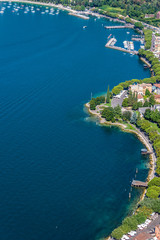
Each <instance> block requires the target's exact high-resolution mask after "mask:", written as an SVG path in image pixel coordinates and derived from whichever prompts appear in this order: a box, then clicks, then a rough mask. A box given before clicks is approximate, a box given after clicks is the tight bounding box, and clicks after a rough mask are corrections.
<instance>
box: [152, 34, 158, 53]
mask: <svg viewBox="0 0 160 240" xmlns="http://www.w3.org/2000/svg"><path fill="white" fill-rule="evenodd" d="M151 51H152V52H153V53H154V54H156V55H159V54H160V36H158V35H156V34H155V33H153V34H152V45H151Z"/></svg>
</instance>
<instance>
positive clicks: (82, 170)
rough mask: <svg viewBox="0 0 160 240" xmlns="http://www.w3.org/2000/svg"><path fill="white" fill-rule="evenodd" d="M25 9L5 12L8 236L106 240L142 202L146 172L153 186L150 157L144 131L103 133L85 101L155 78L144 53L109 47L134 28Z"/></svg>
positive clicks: (1, 68)
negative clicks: (134, 186)
mask: <svg viewBox="0 0 160 240" xmlns="http://www.w3.org/2000/svg"><path fill="white" fill-rule="evenodd" d="M23 12H24V10H19V12H18V13H19V15H17V13H13V12H12V11H11V9H9V8H8V9H6V10H5V13H4V14H3V15H0V31H1V38H0V73H1V77H0V136H1V138H0V156H1V157H0V183H1V184H0V193H1V200H0V236H1V239H3V240H22V239H23V240H28V239H30V240H39V239H43V240H51V239H52V240H53V239H54V240H62V239H63V238H66V239H68V240H75V239H76V240H93V239H99V238H100V237H102V236H107V235H108V234H109V233H110V232H111V231H112V230H113V229H114V227H116V226H117V225H118V224H119V223H120V221H121V220H122V219H123V218H124V216H125V215H126V214H128V213H129V212H130V210H131V208H132V207H133V206H134V205H135V203H136V201H137V198H138V197H139V196H140V192H139V191H137V190H136V191H135V190H134V191H133V193H132V198H131V201H129V200H128V195H129V192H130V184H131V181H132V179H133V178H134V176H135V171H136V167H138V168H139V172H138V176H137V178H138V179H139V180H145V178H146V176H147V173H148V170H147V169H146V165H145V162H146V161H147V160H146V159H143V158H142V157H141V155H140V149H141V148H142V144H141V143H140V142H139V140H138V139H137V138H136V137H135V136H134V135H131V134H128V133H123V132H121V131H120V130H119V129H118V128H110V127H105V128H104V127H100V126H99V125H98V124H97V123H96V122H95V121H94V120H93V119H92V118H90V117H89V116H88V114H87V113H86V112H85V111H84V109H83V104H84V103H85V102H87V101H88V100H89V98H90V95H91V92H92V93H93V94H97V93H100V92H104V91H105V89H107V86H108V84H109V85H110V88H112V87H113V86H114V85H116V84H117V83H119V82H121V81H124V80H128V79H132V78H143V77H148V76H149V72H148V71H146V70H144V69H143V64H141V63H140V61H139V60H138V57H137V56H130V55H128V54H126V55H125V54H123V53H121V52H117V51H114V50H110V49H106V48H105V47H104V45H105V43H106V41H107V37H108V35H109V34H110V33H113V34H114V35H115V36H116V37H117V39H118V42H117V45H118V44H122V42H123V41H124V40H126V39H127V38H130V37H131V33H133V31H130V34H129V35H128V34H127V33H126V32H127V30H118V31H113V32H112V31H107V30H105V29H104V28H103V26H102V24H103V25H106V24H112V23H110V22H107V21H105V20H102V19H99V20H97V21H94V19H93V18H91V19H90V20H89V21H85V20H82V19H78V18H75V17H72V16H68V14H67V13H66V12H62V11H60V14H59V15H54V16H52V15H48V14H44V15H42V14H40V12H37V11H36V13H35V14H32V13H28V14H24V13H23ZM84 25H87V26H88V28H87V29H85V30H83V26H84ZM137 47H138V46H137Z"/></svg>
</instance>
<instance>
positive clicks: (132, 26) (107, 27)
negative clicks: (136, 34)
mask: <svg viewBox="0 0 160 240" xmlns="http://www.w3.org/2000/svg"><path fill="white" fill-rule="evenodd" d="M104 28H106V29H122V28H132V29H133V28H134V25H131V24H125V25H122V26H104Z"/></svg>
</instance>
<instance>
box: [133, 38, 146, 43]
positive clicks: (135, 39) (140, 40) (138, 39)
mask: <svg viewBox="0 0 160 240" xmlns="http://www.w3.org/2000/svg"><path fill="white" fill-rule="evenodd" d="M131 40H132V41H137V42H141V43H144V38H141V37H139V38H138V37H132V39H131Z"/></svg>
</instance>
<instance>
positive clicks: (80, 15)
mask: <svg viewBox="0 0 160 240" xmlns="http://www.w3.org/2000/svg"><path fill="white" fill-rule="evenodd" d="M68 15H72V16H75V17H79V18H82V19H85V20H88V19H89V17H88V16H84V15H82V14H78V13H73V12H70V13H68Z"/></svg>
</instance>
